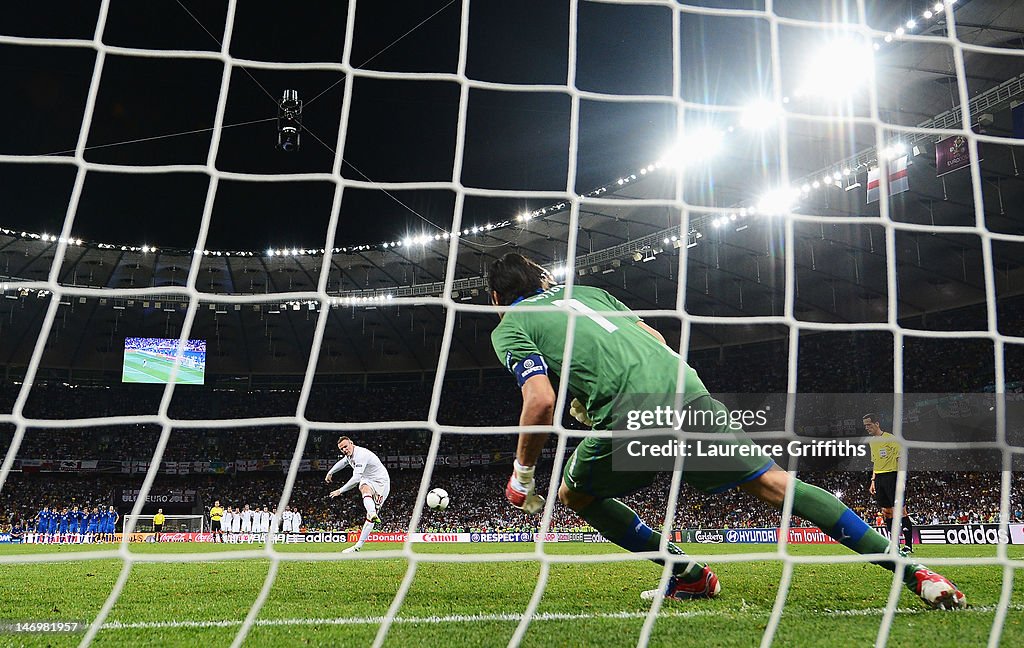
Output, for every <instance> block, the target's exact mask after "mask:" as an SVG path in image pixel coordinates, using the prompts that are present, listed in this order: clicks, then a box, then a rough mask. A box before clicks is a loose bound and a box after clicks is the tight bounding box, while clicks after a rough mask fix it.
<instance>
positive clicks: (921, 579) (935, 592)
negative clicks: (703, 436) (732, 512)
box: [740, 467, 967, 609]
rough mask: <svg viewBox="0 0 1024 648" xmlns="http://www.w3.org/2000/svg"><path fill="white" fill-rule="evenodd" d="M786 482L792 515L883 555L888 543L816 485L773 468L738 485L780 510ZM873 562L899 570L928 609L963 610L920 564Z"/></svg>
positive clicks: (959, 597)
mask: <svg viewBox="0 0 1024 648" xmlns="http://www.w3.org/2000/svg"><path fill="white" fill-rule="evenodd" d="M790 479H793V481H794V484H793V515H796V516H799V517H801V518H803V519H805V520H807V521H809V522H811V523H813V524H815V525H817V526H818V527H819V528H821V530H822V531H824V532H825V533H827V534H829V535H830V536H832V537H833V538H835V539H836V540H837V541H838V542H839V543H840V544H843V545H844V546H846V547H848V548H850V549H852V550H854V551H856V552H857V553H860V554H871V553H874V554H884V553H887V552H888V550H889V541H888V540H886V539H885V538H884V537H883V536H882V535H880V534H879V533H878V532H876V531H875V530H874V529H872V528H871V527H869V526H868V525H867V523H865V522H864V520H862V519H860V517H858V516H857V514H856V513H854V512H853V511H851V510H850V509H849V508H848V507H847V506H846V505H845V504H843V503H842V502H841V501H840V500H839V499H838V498H836V497H835V496H834V495H832V494H831V493H828V492H826V491H824V490H822V489H820V488H818V487H817V486H812V485H810V484H805V483H804V482H802V481H800V480H799V479H796V478H793V477H790V475H789V473H787V472H785V471H783V470H781V469H779V468H777V467H776V468H774V469H772V470H769V471H768V472H765V473H764V474H762V475H760V476H758V477H757V478H756V479H754V480H752V481H749V482H746V483H745V484H741V485H740V489H741V490H743V491H745V492H747V493H749V494H751V495H753V496H754V497H756V498H758V499H759V500H761V501H762V502H765V503H768V504H771V505H772V506H774V507H775V508H777V509H780V510H781V509H782V504H783V501H784V499H785V495H786V487H787V485H788V484H789V480H790ZM873 562H874V563H875V564H876V565H879V566H880V567H884V568H886V569H888V570H889V571H895V570H896V569H897V568H899V569H902V570H903V573H902V574H901V576H902V578H903V582H904V583H906V585H907V587H908V588H910V589H911V591H913V592H914V593H915V594H917V595H918V596H920V597H921V599H922V600H923V601H924V602H925V603H927V604H928V605H930V606H931V607H934V608H943V609H950V608H964V607H967V599H966V598H965V597H964V595H963V593H962V592H960V590H958V589H957V588H956V586H955V585H954V584H953V583H952V582H950V581H949V579H947V578H945V577H944V576H942V575H940V574H936V573H935V572H933V571H931V570H929V569H927V568H926V567H925V566H924V565H919V564H914V563H910V564H907V565H904V566H898V565H897V564H896V563H895V562H893V561H891V560H878V561H873Z"/></svg>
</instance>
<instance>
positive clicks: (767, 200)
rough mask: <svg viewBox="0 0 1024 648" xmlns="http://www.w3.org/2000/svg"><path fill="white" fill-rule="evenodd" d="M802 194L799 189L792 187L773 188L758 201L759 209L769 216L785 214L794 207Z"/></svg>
mask: <svg viewBox="0 0 1024 648" xmlns="http://www.w3.org/2000/svg"><path fill="white" fill-rule="evenodd" d="M799 196H800V191H799V190H795V191H794V190H793V189H790V188H781V189H772V190H771V191H768V192H766V193H765V194H764V195H762V196H761V199H760V200H759V201H758V203H757V211H758V212H760V213H762V214H765V215H767V216H774V215H777V214H785V213H788V212H789V211H790V210H792V209H793V205H794V203H796V201H797V198H799Z"/></svg>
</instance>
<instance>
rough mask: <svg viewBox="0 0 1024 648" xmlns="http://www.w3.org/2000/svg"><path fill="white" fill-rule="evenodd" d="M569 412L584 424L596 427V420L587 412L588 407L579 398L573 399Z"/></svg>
mask: <svg viewBox="0 0 1024 648" xmlns="http://www.w3.org/2000/svg"><path fill="white" fill-rule="evenodd" d="M569 414H570V416H572V417H573V418H574V419H576V420H577V421H579V422H580V423H582V424H583V425H586V426H587V427H594V421H593V420H592V419H591V418H590V414H587V408H586V407H584V406H583V403H581V402H580V401H579V399H577V398H574V399H572V404H571V405H569Z"/></svg>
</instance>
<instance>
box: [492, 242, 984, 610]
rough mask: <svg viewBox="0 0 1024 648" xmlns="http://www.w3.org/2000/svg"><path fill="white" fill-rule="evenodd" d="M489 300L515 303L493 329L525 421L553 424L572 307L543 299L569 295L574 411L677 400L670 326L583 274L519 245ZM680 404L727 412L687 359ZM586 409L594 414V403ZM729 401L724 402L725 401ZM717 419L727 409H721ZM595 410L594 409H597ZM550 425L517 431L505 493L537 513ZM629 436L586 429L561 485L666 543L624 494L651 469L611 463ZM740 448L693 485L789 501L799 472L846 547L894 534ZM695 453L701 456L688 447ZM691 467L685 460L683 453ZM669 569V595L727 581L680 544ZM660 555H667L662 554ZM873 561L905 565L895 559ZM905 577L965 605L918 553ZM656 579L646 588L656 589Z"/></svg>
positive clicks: (619, 537) (601, 519) (495, 271)
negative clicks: (639, 399) (554, 265)
mask: <svg viewBox="0 0 1024 648" xmlns="http://www.w3.org/2000/svg"><path fill="white" fill-rule="evenodd" d="M488 281H489V289H490V294H491V301H492V303H493V304H494V305H496V306H514V308H512V309H511V310H509V311H506V312H504V313H503V316H502V317H501V322H500V323H499V324H498V326H497V327H496V328H495V330H494V332H493V333H492V334H491V341H492V343H493V345H494V350H495V352H496V353H497V354H498V358H499V359H500V360H501V361H502V362H504V363H505V366H506V367H507V368H508V369H509V371H511V372H512V373H513V374H514V375H515V377H516V380H517V382H518V384H519V386H520V388H521V390H522V394H523V407H522V413H521V414H520V418H519V424H520V425H521V426H531V425H552V423H553V417H554V408H555V391H554V388H553V387H552V381H553V380H554V381H556V382H557V380H558V378H559V376H561V375H562V373H563V367H562V361H563V355H564V354H563V352H564V349H565V338H566V329H567V328H568V315H567V314H566V313H565V312H564V311H557V312H556V311H539V310H534V308H533V307H535V306H567V307H569V308H571V309H573V310H574V311H577V312H578V313H579V316H578V317H577V318H576V320H575V321H576V325H575V331H574V336H573V345H572V356H571V360H570V371H569V376H568V380H569V385H568V391H569V393H570V394H571V395H572V396H573V397H574V400H573V406H572V408H571V410H570V411H571V413H572V414H573V415H574V416H576V417H577V418H578V419H580V420H581V421H582V422H584V423H585V424H587V425H591V426H592V427H594V428H596V429H599V430H623V429H625V428H626V417H625V416H624V415H623V414H624V413H623V412H621V411H616V407H615V406H616V404H619V405H620V408H619V409H620V410H621V403H622V402H624V401H628V399H629V398H630V396H631V395H637V396H638V395H640V394H645V395H654V396H655V398H654V400H655V402H660V403H673V402H674V400H675V399H676V397H677V392H678V391H679V390H678V389H677V383H676V381H677V376H678V374H679V371H678V370H679V363H680V362H681V360H680V358H679V356H678V355H677V354H676V353H675V352H673V351H672V350H671V349H669V348H668V347H667V346H666V344H665V338H663V337H662V336H661V334H660V333H658V332H657V331H655V330H654V329H653V328H651V327H650V326H648V325H647V324H645V323H644V322H643V321H642V320H641V319H640V318H639V317H637V316H636V315H634V314H632V313H631V312H630V311H629V309H628V308H626V306H624V305H623V304H622V303H621V302H620V301H618V300H617V299H615V297H613V296H612V295H610V294H609V293H607V292H606V291H604V290H601V289H599V288H593V287H588V286H576V287H574V288H573V293H572V299H569V300H566V299H565V294H564V292H563V291H562V288H561V287H559V286H556V285H554V281H553V279H552V278H551V276H550V275H549V274H548V272H547V271H546V270H545V269H544V268H542V267H541V266H539V265H537V264H536V263H534V262H533V261H531V260H529V259H527V258H525V257H523V256H521V255H519V254H515V253H510V254H506V255H505V256H504V257H502V258H501V259H499V260H497V261H495V262H494V263H493V264H492V266H491V268H490V273H489V276H488ZM615 311H621V312H622V315H620V316H614V315H613V316H611V317H602V316H600V315H599V313H601V312H606V313H607V312H615ZM683 369H684V372H685V373H684V378H683V381H684V384H683V385H682V387H683V389H682V392H683V398H682V400H683V405H685V406H689V407H691V408H697V409H700V410H704V411H712V412H719V413H722V412H726V410H725V406H724V405H722V404H721V403H719V402H718V401H716V400H714V399H713V398H711V396H710V395H709V394H708V391H707V389H706V388H705V387H704V384H703V383H702V382H701V380H700V378H699V377H698V376H697V373H696V372H695V371H694V370H693V369H692V368H691V367H689V366H686V365H684V367H683ZM588 412H589V415H588ZM726 413H727V412H726ZM715 418H716V419H717V420H720V418H718V417H715ZM591 419H592V420H591ZM688 430H689V431H694V432H704V431H710V432H723V433H724V432H727V431H728V430H727V428H726V427H725V426H722V428H721V429H716V428H714V427H704V428H703V429H691V428H688ZM547 438H548V434H547V433H521V434H520V435H519V443H518V447H517V449H516V460H515V463H514V469H513V473H512V477H511V478H510V479H509V482H508V485H507V486H506V488H505V497H506V498H507V499H508V500H509V502H511V503H512V505H513V506H515V507H517V508H520V509H522V510H524V511H527V512H530V513H537V512H539V511H541V510H542V509H543V507H544V498H543V497H541V496H540V495H537V494H536V493H535V492H534V491H535V484H534V479H533V474H534V469H535V467H536V465H537V460H538V459H539V458H540V455H541V450H542V449H543V447H544V445H545V443H546V442H547ZM721 439H723V441H722V443H725V444H740V445H744V444H751V443H752V442H751V441H750V440H749V439H748V438H746V437H745V436H744V435H742V434H741V435H740V436H739V437H732V436H726V435H724V434H723V436H722V437H721ZM617 447H621V443H616V441H613V439H610V438H598V437H587V438H586V439H584V440H583V441H582V442H581V443H580V444H579V446H578V447H577V448H576V450H575V452H573V454H572V457H570V459H569V461H568V463H567V464H566V467H565V471H564V473H563V475H562V483H561V486H560V487H559V489H558V499H559V501H561V502H562V503H563V504H565V505H566V506H568V507H569V508H570V509H572V510H573V511H575V512H576V513H577V514H578V515H579V516H580V517H582V518H583V519H584V520H586V521H587V522H588V523H589V524H590V525H591V526H593V527H594V528H595V529H597V530H598V531H600V532H601V534H602V535H604V537H606V538H607V539H608V540H611V541H612V542H614V543H615V544H617V545H619V546H620V547H622V548H624V549H626V550H628V551H633V552H657V551H660V546H661V534H660V533H658V532H657V531H654V530H653V529H651V528H650V527H649V526H647V525H646V524H644V523H643V522H642V521H641V520H640V518H639V517H638V516H637V514H636V513H635V512H634V511H633V510H632V509H630V508H629V507H628V506H626V505H625V504H623V503H622V502H621V501H619V500H618V499H616V498H618V497H621V496H624V495H627V494H629V493H632V492H636V491H638V490H640V489H642V488H645V487H647V486H649V485H650V484H651V483H652V481H653V479H654V476H655V474H656V473H655V472H651V471H627V470H614V471H613V466H612V463H613V462H612V456H613V450H615V449H616V448H617ZM750 454H751V455H752V456H743V455H742V453H735V455H734V456H732V457H729V458H728V459H727V460H726V461H725V463H716V464H715V465H714V466H711V467H708V466H706V465H705V466H700V468H701V469H699V470H691V469H686V470H685V472H684V474H683V477H684V479H685V480H686V481H687V483H689V484H690V485H691V486H694V487H696V488H699V489H701V490H703V491H705V492H708V493H720V492H724V491H728V490H731V489H733V488H740V489H741V490H743V491H744V492H746V493H749V494H750V495H753V496H754V497H756V498H758V499H759V500H761V501H762V502H765V503H767V504H770V505H771V506H774V507H775V508H777V509H781V508H782V505H783V500H784V498H785V494H786V488H787V486H788V484H789V481H790V480H791V479H793V481H794V482H795V483H794V485H793V515H797V516H800V517H801V518H803V519H805V520H808V521H810V522H811V523H813V524H815V525H817V526H818V527H820V528H821V529H822V530H823V531H825V532H826V533H828V534H829V535H830V536H832V537H833V538H835V539H836V540H837V541H838V542H840V543H842V544H843V545H845V546H846V547H848V548H850V549H852V550H854V551H856V552H858V553H862V554H868V553H874V554H882V553H886V551H887V550H888V541H887V540H886V539H885V538H884V537H882V536H881V535H879V534H878V533H877V532H875V531H874V530H872V529H871V528H870V527H868V525H867V524H865V523H864V521H863V520H861V519H860V518H859V517H858V516H857V515H856V514H855V513H854V512H853V511H851V510H850V509H849V508H848V507H847V506H846V505H845V504H843V503H842V502H841V501H839V500H838V499H837V498H836V497H834V496H833V495H831V494H830V493H827V492H825V491H824V490H822V489H820V488H818V487H816V486H811V485H809V484H805V483H804V482H802V481H800V480H799V479H795V478H792V477H790V475H789V473H787V472H785V471H783V470H781V469H780V468H779V467H778V466H776V465H775V464H774V462H772V461H771V460H770V459H765V458H764V457H763V456H757V455H756V453H750ZM689 461H691V462H693V461H702V462H703V461H705V460H704V459H689ZM684 468H685V465H684ZM667 546H668V552H669V553H670V554H674V555H676V556H679V558H677V559H675V560H674V561H673V575H672V577H671V578H670V579H669V584H668V589H667V591H665V592H664V594H665V596H666V597H667V598H670V599H690V598H711V597H714V596H716V595H717V594H718V593H719V591H720V586H719V583H718V577H717V576H715V574H714V572H712V571H711V570H710V569H709V568H708V567H707V566H706V565H700V564H697V563H695V562H693V561H690V560H687V559H686V558H685V557H683V556H684V555H685V554H684V552H683V551H682V550H681V549H680V548H679V547H677V546H676V545H674V544H673V543H671V542H669V543H668V545H667ZM655 562H656V563H658V564H663V562H662V561H661V560H655ZM877 564H879V565H881V566H883V567H885V568H887V569H889V570H895V569H897V568H898V567H897V565H896V563H894V562H893V561H890V560H883V561H879V562H878V563H877ZM901 568H902V569H903V574H902V576H903V580H904V582H905V583H906V585H907V587H909V588H910V589H911V590H913V591H914V593H915V594H917V595H918V596H920V597H921V599H922V600H924V601H925V603H927V604H928V605H930V606H932V607H936V608H954V607H955V608H962V607H966V599H965V597H964V595H963V594H962V593H961V592H960V591H959V590H958V589H957V588H956V586H955V585H953V583H951V582H950V581H949V580H948V579H946V578H945V577H943V576H941V575H939V574H936V573H935V572H933V571H930V570H928V569H926V568H925V567H923V566H922V565H906V566H905V567H901ZM656 595H657V592H656V591H649V592H645V593H644V594H643V595H642V596H644V597H645V598H653V597H654V596H656Z"/></svg>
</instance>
